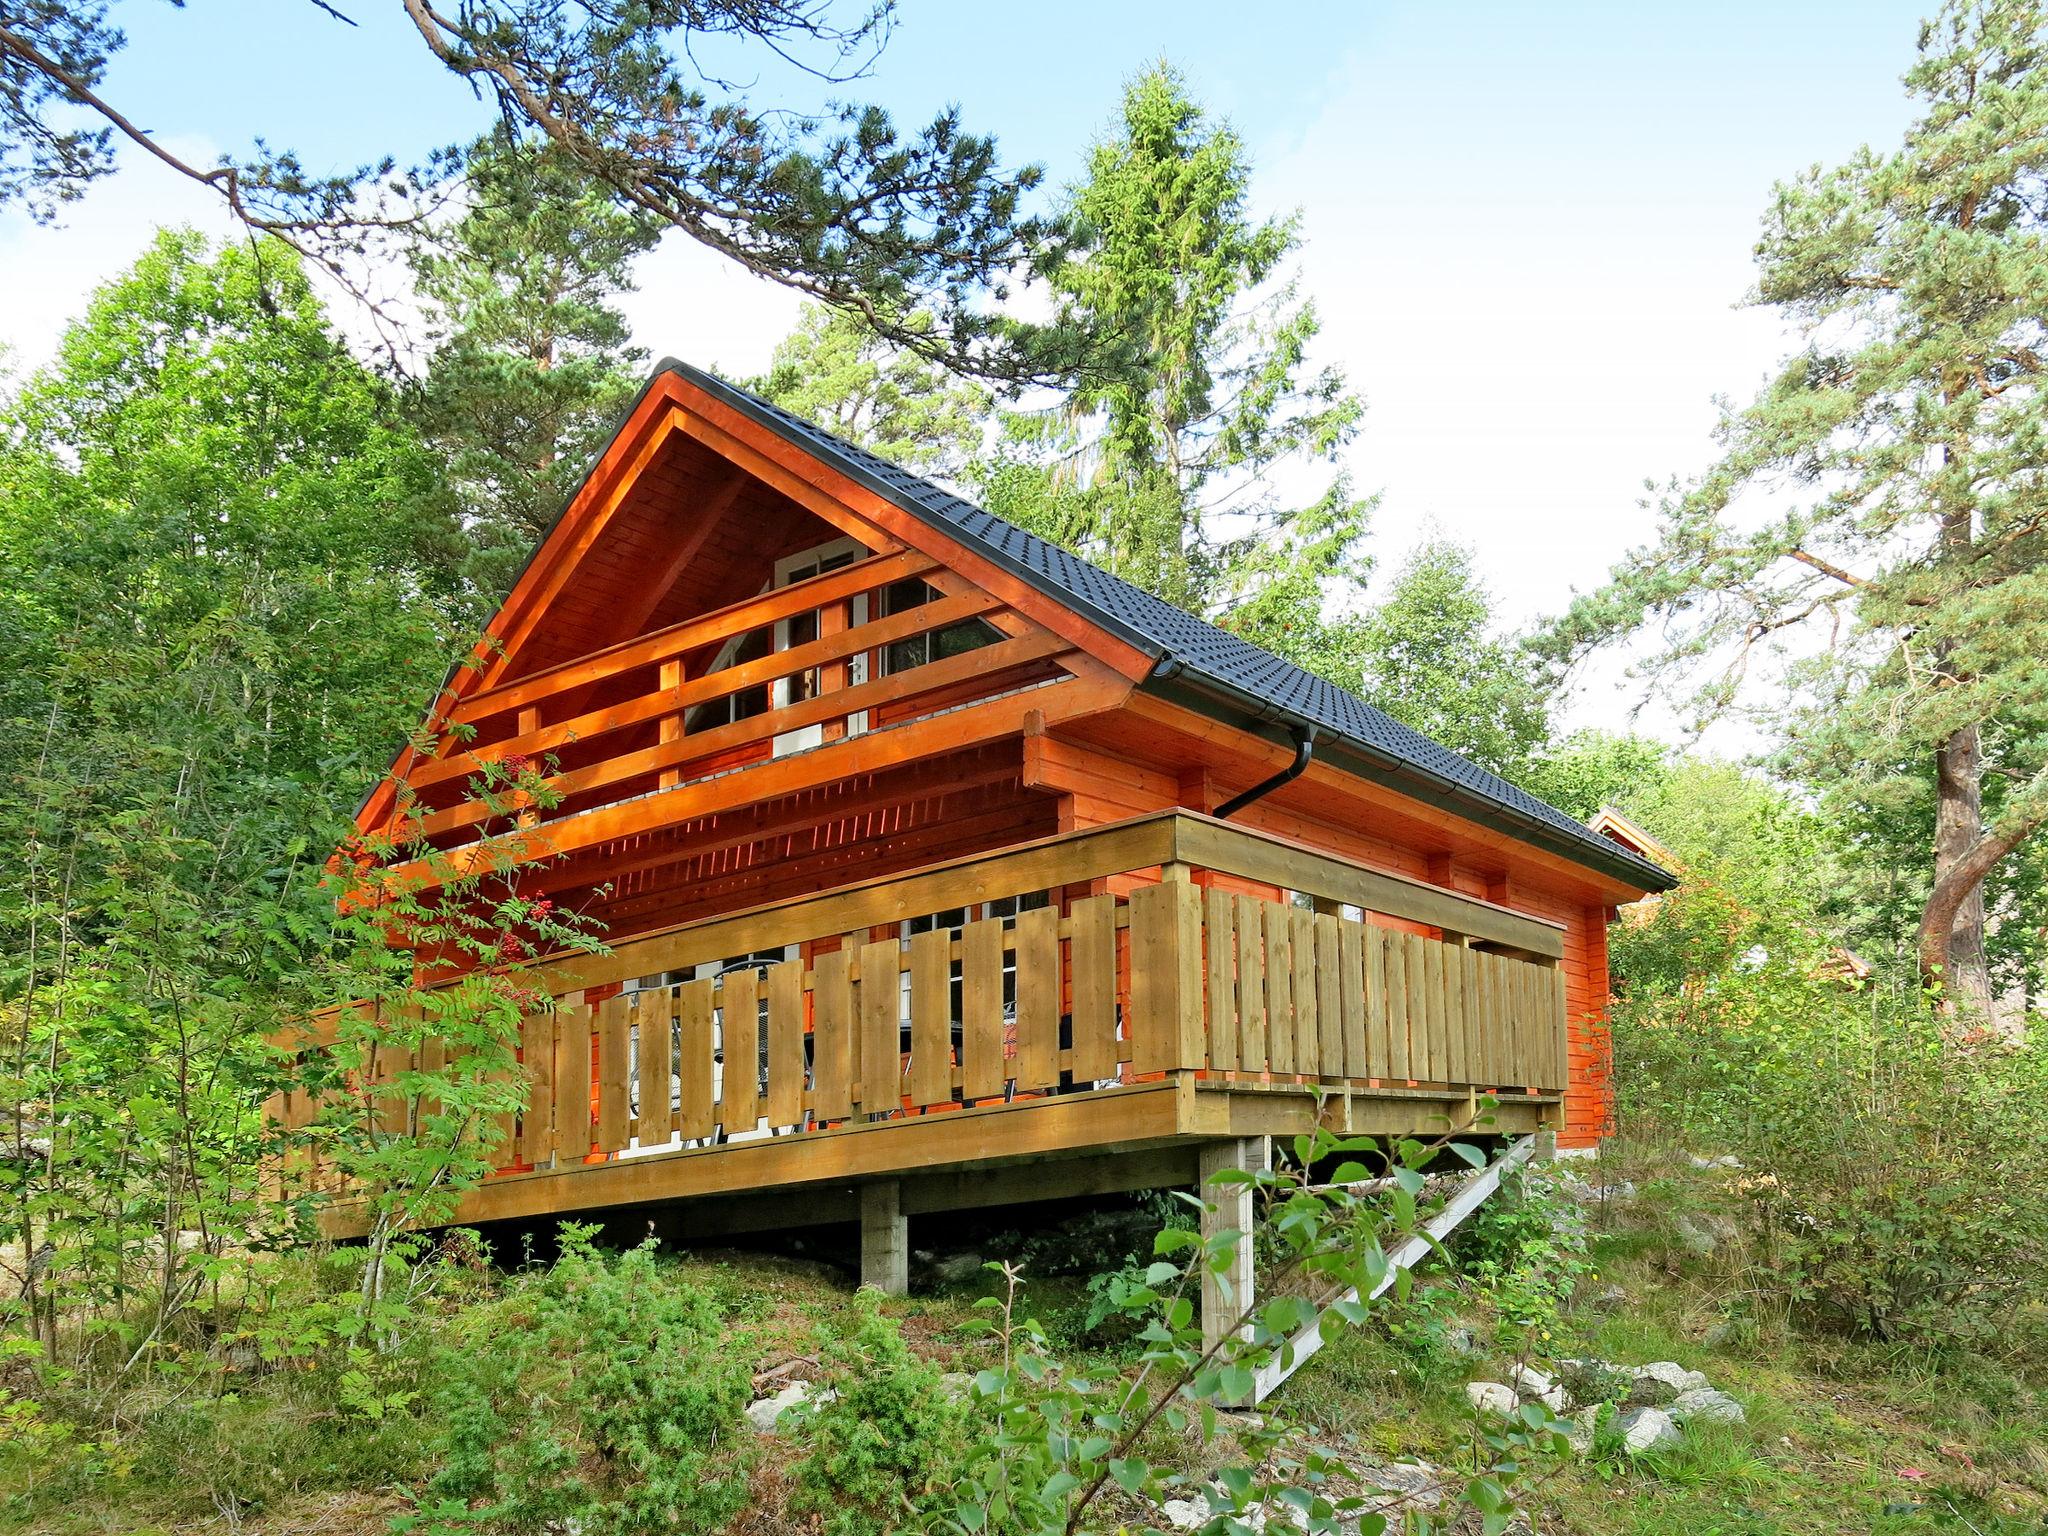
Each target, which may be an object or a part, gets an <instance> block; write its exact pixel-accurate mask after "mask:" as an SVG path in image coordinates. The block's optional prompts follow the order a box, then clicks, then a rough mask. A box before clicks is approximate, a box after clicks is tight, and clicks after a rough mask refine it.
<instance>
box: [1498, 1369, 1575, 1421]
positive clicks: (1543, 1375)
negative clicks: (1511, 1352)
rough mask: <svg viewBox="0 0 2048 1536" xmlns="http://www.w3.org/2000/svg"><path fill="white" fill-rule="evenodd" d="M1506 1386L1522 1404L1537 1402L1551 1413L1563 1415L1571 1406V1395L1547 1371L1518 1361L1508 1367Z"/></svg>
mask: <svg viewBox="0 0 2048 1536" xmlns="http://www.w3.org/2000/svg"><path fill="white" fill-rule="evenodd" d="M1508 1385H1509V1386H1511V1387H1513V1388H1514V1389H1515V1391H1516V1392H1517V1393H1518V1394H1519V1395H1520V1396H1521V1398H1522V1401H1524V1402H1538V1403H1541V1404H1542V1405H1543V1406H1544V1407H1546V1408H1548V1409H1549V1410H1550V1411H1551V1412H1552V1413H1563V1412H1564V1411H1565V1409H1567V1408H1568V1407H1570V1406H1571V1394H1570V1393H1569V1392H1567V1391H1566V1390H1565V1388H1564V1387H1563V1386H1562V1385H1560V1384H1559V1382H1558V1380H1557V1378H1556V1377H1554V1376H1552V1375H1551V1374H1550V1373H1549V1372H1548V1371H1541V1370H1538V1369H1537V1368H1536V1367H1535V1366H1533V1365H1523V1364H1522V1363H1521V1362H1520V1361H1517V1362H1516V1363H1515V1364H1513V1365H1511V1366H1509V1367H1508Z"/></svg>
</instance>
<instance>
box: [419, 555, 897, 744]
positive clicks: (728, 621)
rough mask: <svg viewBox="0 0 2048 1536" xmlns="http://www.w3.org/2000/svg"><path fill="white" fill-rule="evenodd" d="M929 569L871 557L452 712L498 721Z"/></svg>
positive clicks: (491, 692)
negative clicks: (590, 685)
mask: <svg viewBox="0 0 2048 1536" xmlns="http://www.w3.org/2000/svg"><path fill="white" fill-rule="evenodd" d="M929 569H931V562H930V560H929V558H927V557H926V556H923V555H918V554H896V555H876V556H872V557H870V558H869V559H866V560H861V561H857V562H856V563H854V564H852V565H842V566H840V567H839V568H838V569H837V570H834V571H827V572H825V573H824V574H823V575H821V576H813V577H810V578H809V579H808V580H805V581H798V582H792V583H791V584H790V585H789V586H786V587H776V588H774V589H772V590H771V591H767V592H758V593H755V594H753V595H752V596H750V597H743V598H741V599H739V601H737V602H733V603H728V604H726V605H725V607H723V608H715V609H713V610H712V611H711V612H709V613H704V614H699V615H698V616H697V617H695V618H692V619H685V620H683V621H682V622H681V623H679V624H671V625H670V626H669V627H668V628H666V629H658V630H656V631H655V632H654V633H653V634H651V635H641V636H639V637H638V638H636V639H633V640H628V641H625V642H623V643H621V644H619V645H613V646H607V647H606V648H605V649H603V650H601V651H591V652H589V653H588V654H586V655H582V656H575V657H572V658H570V659H569V660H568V661H564V662H560V663H558V664H557V665H555V666H552V667H549V668H547V669H546V670H545V671H541V672H535V673H533V674H532V675H531V676H528V677H522V678H519V679H517V680H515V681H512V682H508V683H505V684H504V685H502V686H500V687H496V688H489V689H486V690H484V691H483V692H481V693H476V694H472V695H471V696H470V697H469V698H466V699H464V700H463V701H462V703H461V704H460V705H458V706H457V707H456V709H455V711H454V714H453V718H454V719H455V720H457V721H475V720H483V719H487V718H489V717H490V716H492V715H501V714H504V713H506V712H507V711H509V710H515V709H518V708H519V707H520V706H521V705H525V704H532V703H536V702H538V701H539V700H541V699H545V698H548V697H550V696H552V695H554V694H557V693H561V692H563V691H565V690H567V689H570V688H580V687H583V686H584V685H585V684H587V683H593V682H598V681H601V680H603V679H604V678H607V677H615V676H617V675H618V674H619V673H621V672H624V671H628V670H630V669H631V668H634V667H645V666H653V665H655V664H656V663H658V662H663V661H667V660H669V659H670V658H672V657H676V656H683V655H686V654H688V653H689V652H690V651H692V650H696V649H700V648H702V647H704V646H707V645H711V644H714V643H716V642H718V641H722V640H727V639H730V638H731V637H732V636H734V635H743V634H745V633H746V632H747V631H748V630H752V629H759V628H761V627H762V626H763V625H766V624H772V623H773V622H774V621H775V620H777V619H782V618H787V617H788V616H789V615H791V614H793V613H801V612H803V611H804V610H805V609H807V608H815V607H817V606H818V605H819V604H821V603H829V602H834V601H837V600H838V599H840V598H844V597H850V596H852V595H853V594H854V593H857V592H866V591H868V590H869V589H871V588H874V587H884V586H887V585H889V584H890V583H891V582H895V581H901V580H903V579H904V578H905V577H907V576H915V575H918V574H920V573H922V572H924V571H927V570H929Z"/></svg>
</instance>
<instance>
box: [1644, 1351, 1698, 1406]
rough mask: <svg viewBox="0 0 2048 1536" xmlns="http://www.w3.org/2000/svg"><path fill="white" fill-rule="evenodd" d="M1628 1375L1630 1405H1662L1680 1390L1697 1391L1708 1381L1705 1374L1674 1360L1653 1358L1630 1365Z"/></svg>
mask: <svg viewBox="0 0 2048 1536" xmlns="http://www.w3.org/2000/svg"><path fill="white" fill-rule="evenodd" d="M1628 1376H1629V1383H1630V1385H1629V1392H1628V1406H1629V1407H1631V1408H1662V1407H1663V1406H1664V1405H1665V1404H1666V1403H1669V1402H1670V1401H1671V1400H1672V1399H1673V1398H1675V1397H1677V1396H1678V1395H1679V1394H1680V1393H1681V1392H1697V1391H1699V1390H1700V1389H1702V1388H1703V1387H1705V1386H1706V1385H1707V1384H1708V1383H1707V1378H1706V1377H1704V1376H1702V1375H1701V1374H1700V1373H1699V1372H1698V1371H1688V1370H1687V1369H1686V1368H1685V1367H1684V1366H1682V1365H1680V1364H1679V1363H1678V1362H1677V1361H1676V1360H1653V1361H1651V1362H1650V1364H1648V1365H1638V1366H1635V1367H1633V1368H1632V1369H1631V1370H1630V1371H1629V1373H1628Z"/></svg>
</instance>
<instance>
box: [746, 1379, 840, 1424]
mask: <svg viewBox="0 0 2048 1536" xmlns="http://www.w3.org/2000/svg"><path fill="white" fill-rule="evenodd" d="M837 1395H838V1394H837V1393H835V1392H833V1391H832V1390H831V1389H829V1388H827V1389H826V1390H824V1391H820V1390H819V1389H818V1388H817V1387H815V1386H814V1385H812V1384H811V1383H810V1382H808V1381H792V1382H791V1383H790V1384H789V1385H788V1386H786V1387H784V1388H783V1389H782V1390H781V1391H780V1392H777V1393H775V1394H774V1395H773V1396H772V1397H763V1398H758V1399H756V1400H755V1401H753V1402H751V1403H749V1404H747V1422H748V1423H749V1424H751V1425H753V1426H754V1428H755V1429H756V1430H758V1431H760V1433H762V1434H764V1435H772V1434H774V1433H775V1431H776V1425H777V1423H778V1421H779V1420H780V1419H781V1418H782V1415H783V1414H784V1413H786V1412H788V1411H789V1410H790V1409H791V1408H800V1407H802V1406H804V1405H805V1404H806V1403H817V1404H820V1405H823V1404H825V1403H829V1402H831V1401H832V1399H833V1398H834V1397H836V1396H837Z"/></svg>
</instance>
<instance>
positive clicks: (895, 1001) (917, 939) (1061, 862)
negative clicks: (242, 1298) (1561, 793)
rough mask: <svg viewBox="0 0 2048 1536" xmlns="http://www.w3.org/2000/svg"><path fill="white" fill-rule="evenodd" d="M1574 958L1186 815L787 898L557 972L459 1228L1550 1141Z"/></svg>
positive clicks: (1384, 882)
mask: <svg viewBox="0 0 2048 1536" xmlns="http://www.w3.org/2000/svg"><path fill="white" fill-rule="evenodd" d="M1276 898H1277V899H1276ZM1561 953H1562V940H1561V934H1560V930H1559V929H1558V928H1557V927H1556V926H1555V925H1554V924H1550V923H1547V922H1543V921H1541V920H1538V919H1535V918H1532V917H1529V916H1526V915H1524V914H1521V913H1517V912H1513V911H1510V910H1508V909H1506V908H1503V907H1499V906H1495V905H1492V904H1490V903H1487V902H1483V901H1478V900H1475V899H1472V898H1470V897H1466V896H1462V895H1458V894H1456V893H1453V892H1449V891H1446V890H1443V889H1440V888H1438V887H1435V886H1430V885H1426V884H1422V883H1420V882H1415V881H1410V880H1406V879H1402V878H1399V877H1396V876H1390V875H1386V874H1382V873H1378V872H1375V871H1373V870H1369V869H1366V868H1364V867H1363V866H1360V865H1357V864H1353V863H1350V862H1348V861H1346V860H1343V859H1339V858H1335V857H1332V856H1329V855H1326V854H1321V853H1317V852H1314V851H1312V850H1309V849H1306V848H1303V847H1299V846H1297V845H1294V844H1292V843H1288V842H1285V841H1282V840H1279V839H1276V838H1273V837H1269V836H1265V835H1262V834H1258V833H1253V832H1248V831H1246V830H1243V829H1241V828H1238V827H1235V826H1230V825H1227V824H1225V823H1222V822H1218V821H1215V820H1212V819H1210V818H1207V817H1202V816H1197V815H1193V814H1189V813H1185V812H1167V813H1161V814H1158V815H1152V816H1146V817H1141V818H1137V819H1134V820H1131V821H1126V822H1121V823H1117V824H1114V825H1111V826H1106V827H1100V828H1095V829H1091V830H1088V831H1084V832H1079V833H1073V834H1067V835H1062V836H1058V837H1053V838H1048V839H1045V840H1042V841H1039V842H1035V843H1031V844H1026V845H1023V846H1019V847H1015V848H1010V849H1006V850H1003V851H1001V852H995V853H989V854H984V855H979V856H975V857H972V858H966V859H959V860H955V861H952V862H950V863H947V864H943V865H939V866H936V867H933V868H930V869H926V870H922V871H919V872H917V873H914V874H910V875H906V876H897V877H891V878H886V879H879V880H873V881H869V882H865V883H861V884H856V885H852V886H848V887H845V888H843V889H840V890H835V891H832V892H829V893H826V894H823V895H818V896H812V897H807V898H804V899H800V900H791V901H783V902H778V903H775V904H772V905H769V906H764V907H759V908H756V909H753V910H751V911H747V912H741V913H737V914H734V915H731V916H726V917H721V918H717V919H713V920H708V921H701V922H695V923H691V924H688V925H685V926H682V927H678V928H675V929H672V930H669V931H665V932H659V933H654V934H650V935H646V936H643V937H640V938H637V939H634V940H633V941H631V942H629V943H625V944H622V945H620V946H619V947H618V948H617V949H616V950H615V951H613V952H612V953H610V954H608V955H604V956H599V957H578V958H577V959H575V960H574V961H573V962H570V963H560V964H556V965H554V966H553V967H551V968H550V967H547V966H545V965H544V966H543V969H542V976H543V978H544V980H545V983H546V986H547V988H548V990H549V992H550V993H551V994H552V995H553V996H554V998H555V999H556V1005H555V1007H554V1008H553V1010H552V1011H550V1012H547V1013H541V1014H536V1015H535V1016H533V1017H531V1018H529V1019H528V1020H527V1021H526V1024H525V1030H524V1037H523V1041H522V1048H521V1051H520V1071H521V1072H522V1074H523V1076H524V1078H525V1082H526V1097H527V1106H528V1107H527V1109H526V1111H525V1112H524V1113H522V1114H520V1115H519V1116H517V1118H516V1120H515V1122H514V1123H513V1124H512V1125H510V1126H509V1127H507V1130H508V1132H509V1138H510V1139H509V1141H508V1142H507V1146H508V1148H510V1149H511V1150H512V1152H513V1153H514V1154H516V1155H515V1156H514V1157H513V1158H512V1159H511V1160H509V1161H508V1164H507V1166H506V1167H505V1168H504V1169H503V1170H502V1171H500V1172H499V1173H498V1174H496V1175H494V1176H493V1177H492V1178H490V1179H489V1180H488V1181H486V1183H485V1184H483V1185H482V1186H481V1187H479V1188H477V1189H475V1190H473V1191H471V1192H470V1193H469V1194H468V1195H466V1196H465V1197H464V1199H463V1202H462V1205H461V1208H460V1209H459V1210H458V1211H457V1213H456V1215H455V1219H456V1220H457V1221H460V1222H463V1223H473V1222H487V1221H492V1220H497V1219H504V1218H515V1217H526V1218H531V1217H536V1216H545V1215H573V1214H577V1213H588V1212H594V1211H599V1210H608V1209H614V1208H618V1207H625V1206H648V1205H654V1204H668V1203H673V1202H717V1210H718V1211H719V1212H720V1213H721V1214H718V1215H717V1216H715V1217H709V1215H708V1213H710V1212H711V1211H712V1209H713V1207H712V1206H710V1205H707V1206H706V1207H705V1210H706V1212H707V1218H708V1219H712V1220H714V1221H715V1222H716V1223H717V1224H721V1225H722V1226H723V1228H724V1229H725V1230H732V1229H734V1228H735V1227H737V1226H765V1225H799V1224H802V1223H803V1222H805V1221H815V1220H834V1219H843V1217H844V1216H845V1215H847V1214H851V1212H852V1210H853V1209H854V1202H855V1200H856V1198H857V1194H856V1189H857V1186H860V1185H862V1184H864V1183H872V1182H873V1181H878V1180H889V1181H894V1182H895V1184H896V1186H897V1189H898V1198H899V1201H900V1204H899V1207H898V1208H899V1209H902V1210H915V1209H944V1208H948V1206H949V1205H970V1204H984V1203H999V1202H1004V1201H1011V1200H1025V1199H1032V1198H1043V1197H1048V1196H1052V1195H1058V1194H1062V1193H1069V1192H1079V1191H1083V1190H1095V1189H1108V1188H1130V1187H1142V1186H1144V1185H1146V1184H1162V1183H1165V1184H1171V1183H1188V1182H1192V1174H1193V1168H1194V1157H1195V1153H1196V1151H1197V1149H1199V1148H1200V1147H1202V1146H1203V1145H1206V1144H1212V1143H1214V1142H1216V1141H1218V1140H1219V1139H1224V1138H1245V1137H1255V1136H1265V1135H1285V1134H1293V1133H1296V1132H1299V1131H1301V1130H1305V1129H1307V1128H1308V1127H1309V1126H1311V1125H1312V1124H1314V1123H1315V1121H1316V1119H1317V1117H1318V1116H1319V1115H1320V1116H1321V1117H1322V1118H1323V1120H1324V1121H1325V1122H1326V1123H1329V1124H1332V1125H1333V1126H1335V1127H1337V1128H1342V1129H1348V1130H1351V1131H1356V1132H1362V1133H1375V1134H1391V1133H1406V1132H1421V1133H1429V1132H1437V1131H1442V1130H1444V1129H1448V1128H1453V1127H1463V1126H1467V1125H1470V1124H1472V1122H1473V1119H1474V1116H1475V1114H1476V1113H1477V1112H1478V1110H1479V1105H1480V1100H1481V1099H1482V1098H1484V1097H1488V1096H1491V1097H1494V1098H1496V1099H1497V1100H1498V1106H1499V1107H1498V1109H1497V1110H1496V1111H1495V1112H1494V1115H1493V1118H1492V1120H1491V1121H1490V1122H1489V1123H1488V1124H1486V1125H1485V1126H1483V1127H1480V1129H1481V1130H1482V1131H1489V1132H1493V1133H1498V1134H1513V1133H1520V1132H1525V1131H1530V1130H1535V1129H1538V1128H1541V1127H1544V1126H1547V1125H1552V1124H1554V1123H1555V1116H1556V1111H1557V1105H1558V1100H1559V1096H1560V1095H1561V1093H1562V1091H1563V1088H1564V1086H1565V1080H1566V1079H1565V1071H1566V1065H1565V1016H1564V1000H1563V999H1564V993H1563V986H1562V978H1561V974H1560V972H1559V970H1558V968H1557V960H1558V957H1559V955H1560V954H1561ZM618 984H624V986H625V988H626V990H624V991H620V992H617V993H616V994H615V995H610V996H605V997H602V999H601V1000H597V1001H592V1000H590V994H592V993H594V992H596V993H603V992H606V991H608V990H609V989H610V988H612V987H613V986H615V985H618ZM398 1066H399V1064H398V1063H396V1062H391V1061H379V1062H373V1063H368V1064H366V1068H367V1075H368V1077H369V1080H370V1081H371V1082H372V1083H374V1082H376V1081H381V1080H388V1079H389V1078H390V1076H391V1075H392V1073H393V1072H394V1071H395V1070H396V1069H397V1067H398ZM310 1109H311V1107H310V1106H308V1105H306V1104H303V1103H292V1102H289V1101H287V1102H286V1103H285V1104H284V1105H283V1106H282V1113H284V1114H285V1116H286V1117H287V1118H288V1119H292V1120H296V1119H300V1118H303V1117H305V1116H306V1115H308V1114H309V1113H310ZM394 1114H395V1115H396V1116H397V1120H398V1123H401V1124H402V1123H403V1114H402V1112H400V1111H398V1110H397V1109H396V1108H395V1107H394ZM764 1196H772V1198H766V1199H764V1198H763V1197H764ZM350 1225H351V1222H350V1216H349V1208H348V1206H347V1205H346V1204H345V1203H343V1204H341V1205H339V1206H337V1207H336V1208H335V1214H334V1221H333V1227H334V1230H335V1231H336V1232H337V1234H345V1233H346V1232H347V1231H348V1230H349V1228H350Z"/></svg>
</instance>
